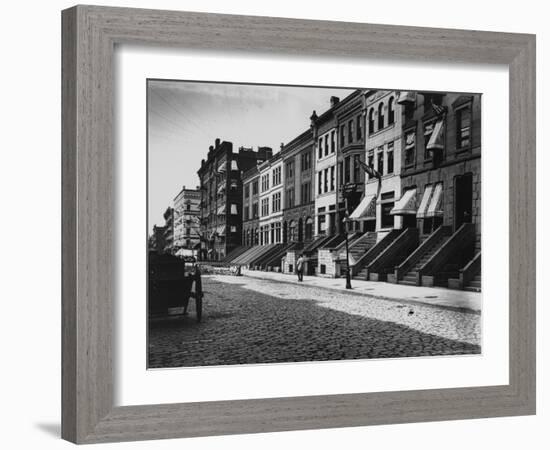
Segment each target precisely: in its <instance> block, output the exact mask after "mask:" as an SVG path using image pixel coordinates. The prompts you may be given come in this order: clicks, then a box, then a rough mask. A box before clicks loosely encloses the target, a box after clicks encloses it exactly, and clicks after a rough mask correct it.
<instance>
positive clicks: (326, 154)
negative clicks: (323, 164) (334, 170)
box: [325, 134, 329, 156]
mask: <svg viewBox="0 0 550 450" xmlns="http://www.w3.org/2000/svg"><path fill="white" fill-rule="evenodd" d="M328 152H329V148H328V134H327V135H326V136H325V156H328Z"/></svg>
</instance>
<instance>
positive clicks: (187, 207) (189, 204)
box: [185, 202, 191, 211]
mask: <svg viewBox="0 0 550 450" xmlns="http://www.w3.org/2000/svg"><path fill="white" fill-rule="evenodd" d="M185 206H186V208H185V209H186V210H187V211H191V203H189V202H187V205H185Z"/></svg>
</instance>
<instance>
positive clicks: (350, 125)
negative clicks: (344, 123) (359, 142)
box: [348, 120, 353, 144]
mask: <svg viewBox="0 0 550 450" xmlns="http://www.w3.org/2000/svg"><path fill="white" fill-rule="evenodd" d="M352 142H353V120H350V121H349V122H348V144H351V143H352Z"/></svg>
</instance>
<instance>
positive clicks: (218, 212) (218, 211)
mask: <svg viewBox="0 0 550 450" xmlns="http://www.w3.org/2000/svg"><path fill="white" fill-rule="evenodd" d="M216 214H217V215H218V216H219V215H221V214H225V205H222V206H218V209H217V211H216Z"/></svg>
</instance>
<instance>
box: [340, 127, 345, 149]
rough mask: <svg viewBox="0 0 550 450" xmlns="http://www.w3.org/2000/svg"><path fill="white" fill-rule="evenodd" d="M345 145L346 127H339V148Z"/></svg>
mask: <svg viewBox="0 0 550 450" xmlns="http://www.w3.org/2000/svg"><path fill="white" fill-rule="evenodd" d="M344 145H346V126H345V125H341V126H340V147H343V146H344Z"/></svg>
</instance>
